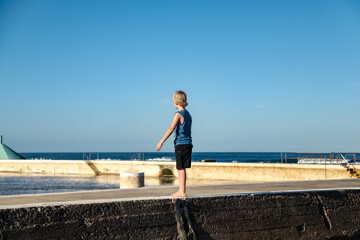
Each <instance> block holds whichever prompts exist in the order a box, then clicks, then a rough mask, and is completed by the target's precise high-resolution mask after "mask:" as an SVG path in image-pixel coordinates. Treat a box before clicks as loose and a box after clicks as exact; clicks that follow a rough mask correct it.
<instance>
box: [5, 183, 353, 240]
mask: <svg viewBox="0 0 360 240" xmlns="http://www.w3.org/2000/svg"><path fill="white" fill-rule="evenodd" d="M359 214H360V191H359V190H342V191H320V192H297V193H273V194H246V195H235V196H208V197H194V198H187V199H169V198H166V199H152V200H130V201H120V202H105V203H93V204H78V205H56V206H43V207H30V208H18V209H3V210H0V238H3V239H49V236H51V238H52V239H175V238H176V237H177V236H179V237H186V236H187V237H190V238H192V237H194V236H195V237H196V238H197V239H359V238H360V223H359V222H358V216H359Z"/></svg>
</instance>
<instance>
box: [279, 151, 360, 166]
mask: <svg viewBox="0 0 360 240" xmlns="http://www.w3.org/2000/svg"><path fill="white" fill-rule="evenodd" d="M281 163H308V164H345V165H346V164H360V153H359V152H357V153H356V152H353V153H350V152H343V153H342V152H282V153H281Z"/></svg>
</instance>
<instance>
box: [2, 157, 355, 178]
mask: <svg viewBox="0 0 360 240" xmlns="http://www.w3.org/2000/svg"><path fill="white" fill-rule="evenodd" d="M127 171H138V172H144V173H145V177H159V176H162V175H163V174H167V173H169V172H170V173H173V174H174V175H175V176H177V171H176V168H175V162H149V161H111V160H109V161H108V160H101V161H100V160H99V161H91V164H88V163H87V162H86V161H74V160H0V172H23V173H24V172H26V173H44V174H94V173H100V174H119V173H121V172H127ZM187 174H188V178H192V179H219V180H220V179H226V180H242V181H284V180H285V181H286V180H322V179H346V178H351V177H352V176H351V175H350V173H349V172H348V171H347V169H346V168H345V167H343V166H340V165H326V166H324V165H312V164H269V163H200V162H194V163H192V166H191V168H190V169H188V170H187Z"/></svg>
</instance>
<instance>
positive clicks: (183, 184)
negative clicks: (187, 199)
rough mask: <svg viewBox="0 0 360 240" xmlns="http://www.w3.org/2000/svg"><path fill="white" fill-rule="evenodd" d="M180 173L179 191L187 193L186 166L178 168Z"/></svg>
mask: <svg viewBox="0 0 360 240" xmlns="http://www.w3.org/2000/svg"><path fill="white" fill-rule="evenodd" d="M178 175H179V193H183V194H185V195H186V170H185V168H181V169H178Z"/></svg>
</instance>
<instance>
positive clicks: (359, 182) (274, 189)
mask: <svg viewBox="0 0 360 240" xmlns="http://www.w3.org/2000/svg"><path fill="white" fill-rule="evenodd" d="M341 189H359V190H360V179H345V180H317V181H286V182H262V183H228V184H213V185H194V186H188V187H187V193H188V197H190V198H191V197H208V196H220V195H238V194H256V193H284V192H297V191H326V190H341ZM176 191H177V186H160V187H144V188H138V189H115V190H114V189H111V190H93V191H81V192H66V193H46V194H27V195H6V196H0V209H9V208H23V207H40V206H54V205H69V204H87V203H101V202H115V201H129V200H144V199H161V198H163V199H164V198H170V197H169V196H170V195H171V194H172V193H174V192H176Z"/></svg>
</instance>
